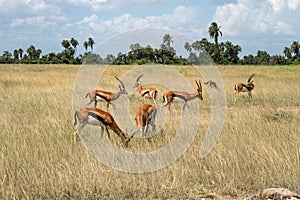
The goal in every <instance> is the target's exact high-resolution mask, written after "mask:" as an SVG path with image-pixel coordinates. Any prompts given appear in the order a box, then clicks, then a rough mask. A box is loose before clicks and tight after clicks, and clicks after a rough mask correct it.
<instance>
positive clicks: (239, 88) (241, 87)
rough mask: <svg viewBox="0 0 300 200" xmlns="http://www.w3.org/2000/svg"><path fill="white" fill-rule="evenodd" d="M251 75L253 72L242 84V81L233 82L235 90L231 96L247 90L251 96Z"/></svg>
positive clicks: (252, 87)
mask: <svg viewBox="0 0 300 200" xmlns="http://www.w3.org/2000/svg"><path fill="white" fill-rule="evenodd" d="M253 76H254V74H252V75H251V76H250V77H249V78H248V81H247V84H244V83H237V84H235V86H234V91H235V92H234V94H233V97H236V95H238V94H239V93H240V92H248V96H249V98H252V95H251V91H252V90H253V89H254V84H253V81H252V78H253Z"/></svg>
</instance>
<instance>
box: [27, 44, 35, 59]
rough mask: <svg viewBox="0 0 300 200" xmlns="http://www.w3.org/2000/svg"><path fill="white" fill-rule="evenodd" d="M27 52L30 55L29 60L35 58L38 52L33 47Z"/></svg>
mask: <svg viewBox="0 0 300 200" xmlns="http://www.w3.org/2000/svg"><path fill="white" fill-rule="evenodd" d="M26 51H27V54H28V57H29V58H34V56H35V51H36V50H35V47H34V46H33V45H31V46H30V47H28V49H27V50H26Z"/></svg>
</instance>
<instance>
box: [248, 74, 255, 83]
mask: <svg viewBox="0 0 300 200" xmlns="http://www.w3.org/2000/svg"><path fill="white" fill-rule="evenodd" d="M254 75H255V74H252V75H251V76H250V77H249V78H248V83H250V81H251V79H252V77H253V76H254Z"/></svg>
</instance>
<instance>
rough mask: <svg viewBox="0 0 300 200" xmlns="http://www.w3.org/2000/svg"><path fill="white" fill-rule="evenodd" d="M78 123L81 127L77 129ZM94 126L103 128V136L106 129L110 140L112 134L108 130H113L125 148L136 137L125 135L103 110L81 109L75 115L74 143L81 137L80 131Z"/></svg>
mask: <svg viewBox="0 0 300 200" xmlns="http://www.w3.org/2000/svg"><path fill="white" fill-rule="evenodd" d="M77 121H79V125H78V126H77V127H76V124H77ZM87 124H90V125H94V126H100V127H101V132H100V133H101V135H103V131H104V128H105V130H106V132H107V135H108V138H109V140H111V138H110V134H109V131H108V129H111V130H112V131H114V132H115V133H116V134H117V135H118V136H119V137H120V138H121V140H122V142H123V144H124V146H125V147H127V146H128V143H129V142H130V140H131V139H132V137H133V136H134V134H135V133H134V134H132V135H131V136H128V135H127V134H126V133H124V132H123V131H122V130H121V129H120V128H119V126H118V124H117V123H116V122H115V120H114V118H113V117H112V116H111V114H109V113H108V112H105V111H103V110H100V109H98V108H94V107H92V108H86V107H83V108H79V109H77V110H76V111H75V113H74V127H75V132H74V142H75V143H76V138H77V137H78V136H79V134H80V131H81V130H82V129H83V128H84V127H85V126H86V125H87Z"/></svg>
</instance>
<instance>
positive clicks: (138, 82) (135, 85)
mask: <svg viewBox="0 0 300 200" xmlns="http://www.w3.org/2000/svg"><path fill="white" fill-rule="evenodd" d="M142 76H143V74H141V75H139V77H137V79H136V81H135V84H134V86H133V87H134V88H137V87H139V86H140V85H141V82H140V79H141V78H142Z"/></svg>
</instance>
